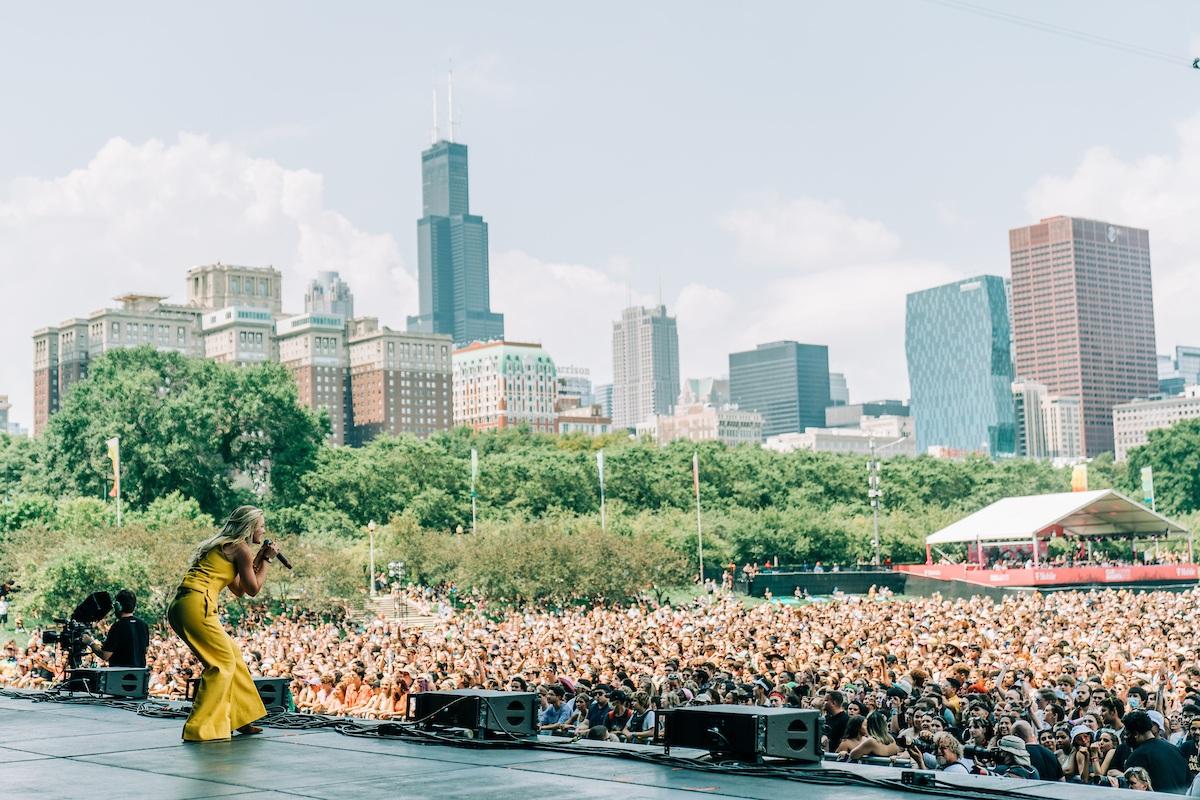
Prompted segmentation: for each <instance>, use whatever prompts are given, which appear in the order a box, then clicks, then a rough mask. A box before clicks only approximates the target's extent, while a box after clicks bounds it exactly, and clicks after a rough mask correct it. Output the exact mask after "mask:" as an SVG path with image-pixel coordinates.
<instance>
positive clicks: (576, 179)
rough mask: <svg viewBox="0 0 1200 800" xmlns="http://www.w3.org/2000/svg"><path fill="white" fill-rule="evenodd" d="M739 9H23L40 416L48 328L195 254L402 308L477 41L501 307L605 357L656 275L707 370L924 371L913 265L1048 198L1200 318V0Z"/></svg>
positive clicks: (0, 150) (12, 8)
mask: <svg viewBox="0 0 1200 800" xmlns="http://www.w3.org/2000/svg"><path fill="white" fill-rule="evenodd" d="M736 6H737V7H736V8H735V7H734V5H732V4H697V3H682V2H678V3H676V2H656V3H653V4H647V3H625V2H610V3H606V4H603V7H599V6H596V5H595V4H592V5H591V6H587V7H585V6H583V5H580V4H569V3H549V2H548V3H520V2H514V3H505V4H498V3H473V2H461V1H460V2H456V3H453V4H445V3H442V4H433V3H422V4H400V3H385V2H379V3H371V2H356V3H343V4H338V5H337V6H334V5H330V4H328V3H317V2H286V3H285V2H265V1H264V2H255V3H232V2H219V1H217V2H210V3H205V4H201V5H194V4H193V5H184V4H160V3H149V2H146V3H137V2H122V3H117V4H102V5H97V4H90V3H82V2H75V3H72V2H64V3H54V4H47V3H16V2H3V3H0V103H2V105H0V108H2V109H3V110H2V111H0V114H2V119H3V124H0V286H2V287H3V290H4V291H3V296H4V298H5V299H6V302H5V303H4V307H3V312H2V313H0V354H2V358H0V394H8V395H9V397H10V399H11V402H12V403H13V406H14V407H13V411H12V419H14V420H16V421H19V422H22V423H24V424H27V425H28V424H29V423H30V422H31V420H32V408H31V404H32V342H31V335H32V333H33V331H34V330H35V329H37V328H39V327H43V326H46V325H54V324H57V323H58V322H60V321H62V320H64V319H67V318H70V317H75V316H85V315H86V314H88V313H90V312H92V311H94V310H97V309H99V308H103V307H106V306H112V305H115V304H114V303H113V302H112V300H111V298H113V297H115V296H117V295H120V294H123V293H127V292H131V291H136V292H143V293H158V294H165V295H170V298H171V300H172V301H176V302H182V301H183V299H184V297H185V293H184V275H185V273H186V271H187V269H188V268H190V267H192V266H195V265H198V264H206V263H212V262H215V261H221V262H224V263H233V264H249V265H264V264H272V265H274V266H276V267H278V268H279V269H281V270H282V271H283V275H284V304H285V310H295V311H297V312H299V311H302V310H303V300H302V298H303V293H304V286H305V284H306V283H307V282H308V281H309V280H310V279H311V278H312V277H313V276H314V275H315V273H316V272H317V271H318V270H322V269H334V270H338V271H340V272H341V273H342V275H343V277H344V278H346V279H347V280H348V281H349V282H350V284H351V287H352V289H353V291H354V293H355V299H356V311H357V313H360V314H371V315H376V316H378V317H380V319H381V321H382V322H383V323H384V324H386V325H389V326H390V327H392V328H395V329H402V328H403V326H404V318H405V315H406V314H410V313H414V312H415V311H416V303H417V301H416V236H415V234H416V220H417V218H418V217H419V216H420V214H421V198H420V188H421V187H420V151H421V150H422V149H423V148H424V147H426V146H427V144H428V142H429V141H430V133H431V129H432V122H433V103H432V93H433V91H434V89H435V87H436V88H437V89H438V91H439V96H440V99H441V101H442V103H443V105H444V103H445V94H446V91H445V90H446V73H447V71H448V70H449V69H450V68H453V72H454V99H455V116H456V126H455V139H456V140H458V141H461V142H463V143H465V144H467V145H468V146H469V148H470V158H471V162H470V169H471V205H472V211H473V212H474V213H478V214H481V215H482V216H483V217H484V218H485V219H486V220H487V222H488V223H489V226H490V245H491V278H492V287H491V288H492V307H493V309H494V310H497V311H500V312H503V313H504V314H505V317H506V332H507V334H508V337H509V338H514V339H522V340H533V341H541V342H543V343H544V344H545V346H546V348H547V349H548V350H549V352H550V353H551V355H552V356H553V357H554V358H555V360H556V361H557V362H558V363H559V364H573V365H577V366H585V367H588V368H590V369H591V370H592V374H593V378H594V380H595V381H596V382H597V383H600V382H604V381H606V380H608V379H609V378H610V376H611V371H612V363H611V361H612V358H611V330H612V327H611V326H612V321H613V320H615V319H617V318H618V317H619V315H620V310H621V308H622V307H624V306H625V305H628V304H630V303H631V302H632V303H646V304H649V303H653V302H657V301H658V300H659V298H661V299H662V300H663V301H664V302H665V303H666V304H667V306H668V309H669V310H670V311H671V312H672V313H674V314H675V315H676V316H677V317H678V322H679V340H680V354H681V372H682V373H683V377H701V376H709V375H721V374H725V373H727V371H728V354H729V353H730V352H731V351H735V350H740V349H747V348H752V347H753V346H754V345H755V344H757V343H760V342H766V341H772V340H777V339H795V340H798V341H802V342H813V343H819V344H826V345H828V346H829V358H830V366H831V369H833V370H835V371H842V372H845V373H846V374H847V379H848V382H849V388H850V394H851V399H852V400H855V401H858V400H868V399H875V398H883V397H890V398H901V399H903V398H906V397H907V396H908V382H907V376H906V368H905V363H904V341H903V340H904V296H905V294H906V293H908V292H911V291H914V290H918V289H923V288H928V287H930V286H935V285H938V284H940V283H945V282H948V281H951V280H955V279H958V278H961V277H967V276H971V275H978V274H985V273H987V274H998V275H1007V274H1008V272H1009V269H1008V249H1007V247H1008V240H1007V231H1008V229H1009V228H1012V227H1016V226H1020V225H1025V224H1029V223H1031V222H1035V221H1037V220H1038V219H1040V218H1042V217H1045V216H1050V215H1054V214H1073V215H1079V216H1090V217H1095V218H1099V219H1104V220H1107V221H1110V222H1115V223H1118V224H1126V225H1136V226H1140V227H1146V228H1148V229H1149V230H1150V242H1151V257H1152V263H1153V275H1154V293H1155V311H1156V325H1157V336H1158V347H1159V351H1160V352H1167V351H1169V350H1171V349H1172V348H1173V347H1174V346H1175V345H1176V344H1200V330H1196V328H1197V322H1196V320H1197V315H1196V313H1195V309H1196V308H1197V307H1198V305H1200V225H1197V224H1196V221H1197V220H1198V219H1200V192H1198V191H1196V187H1197V186H1200V70H1193V69H1191V68H1190V66H1189V64H1190V60H1191V58H1192V57H1194V56H1200V5H1198V4H1195V3H1193V2H1190V1H1189V0H1175V1H1173V2H1168V0H1145V2H1140V3H1136V4H1130V3H1125V2H1117V1H1116V0H1055V1H1054V2H1023V1H1021V0H1011V2H1001V0H845V1H844V2H839V3H828V2H824V3H815V2H752V3H742V4H736ZM980 9H982V11H981V10H980ZM1013 15H1015V17H1014V16H1013ZM1029 20H1035V21H1036V24H1035V23H1033V22H1030V21H1029ZM1053 26H1058V27H1053ZM1064 29H1065V30H1064ZM1100 39H1104V40H1112V41H1110V42H1103V43H1097V42H1098V41H1099V40H1100ZM1149 51H1152V52H1149ZM1148 52H1149V54H1147V53H1148ZM1165 56H1170V57H1171V58H1167V57H1165ZM1172 59H1174V60H1172ZM440 125H441V129H442V131H443V133H444V132H445V131H446V129H447V121H446V112H445V109H444V107H443V109H442V111H441V121H440Z"/></svg>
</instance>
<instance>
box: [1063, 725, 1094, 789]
mask: <svg viewBox="0 0 1200 800" xmlns="http://www.w3.org/2000/svg"><path fill="white" fill-rule="evenodd" d="M1091 746H1092V729H1091V728H1089V727H1088V726H1086V725H1076V726H1075V727H1074V728H1071V753H1070V757H1069V758H1068V760H1067V764H1066V766H1065V767H1063V778H1065V779H1066V780H1068V781H1072V780H1078V781H1082V782H1084V783H1087V782H1088V779H1089V777H1090V774H1089V773H1090V772H1091V766H1092V762H1091V754H1090V752H1089V748H1090V747H1091Z"/></svg>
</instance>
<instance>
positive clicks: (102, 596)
mask: <svg viewBox="0 0 1200 800" xmlns="http://www.w3.org/2000/svg"><path fill="white" fill-rule="evenodd" d="M112 607H113V602H112V597H111V596H110V595H109V593H108V592H93V593H92V594H89V595H88V596H87V598H86V599H84V601H83V602H82V603H80V604H79V605H77V606H75V610H74V611H72V612H71V618H70V619H59V618H57V617H56V618H55V620H54V621H55V622H57V623H58V624H60V625H62V626H63V627H62V630H58V631H42V644H56V645H58V646H59V647H60V648H61V649H63V650H65V651H66V653H67V666H68V667H69V668H70V669H78V668H79V666H80V665H81V664H82V663H83V654H84V651H86V650H87V645H86V644H84V642H83V637H84V636H85V635H86V634H88V633H91V631H92V626H93V625H95V624H96V623H97V622H99V621H100V620H102V619H104V618H105V617H106V616H108V612H110V611H112Z"/></svg>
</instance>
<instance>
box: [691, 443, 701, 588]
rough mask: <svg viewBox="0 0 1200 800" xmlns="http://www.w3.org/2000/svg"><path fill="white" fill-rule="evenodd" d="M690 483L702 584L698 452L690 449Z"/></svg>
mask: <svg viewBox="0 0 1200 800" xmlns="http://www.w3.org/2000/svg"><path fill="white" fill-rule="evenodd" d="M692 483H693V484H694V485H695V487H696V555H697V556H698V558H699V560H700V585H701V586H703V585H704V533H703V530H702V529H701V527H700V453H699V452H698V451H692Z"/></svg>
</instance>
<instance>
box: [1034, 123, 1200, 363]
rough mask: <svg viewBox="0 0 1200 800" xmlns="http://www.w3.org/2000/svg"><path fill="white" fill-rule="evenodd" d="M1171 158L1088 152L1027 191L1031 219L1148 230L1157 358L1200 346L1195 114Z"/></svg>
mask: <svg viewBox="0 0 1200 800" xmlns="http://www.w3.org/2000/svg"><path fill="white" fill-rule="evenodd" d="M1177 133H1178V142H1177V146H1176V148H1175V151H1174V152H1173V153H1167V154H1153V155H1146V156H1142V157H1140V158H1134V159H1122V158H1120V157H1119V156H1117V155H1116V154H1115V153H1113V152H1112V151H1111V150H1109V149H1107V148H1104V147H1095V148H1092V149H1090V150H1088V151H1087V152H1086V153H1085V154H1084V155H1083V157H1082V159H1081V160H1080V162H1079V165H1078V166H1077V167H1076V168H1075V171H1074V172H1072V173H1071V174H1069V175H1058V176H1046V177H1043V178H1041V179H1040V180H1039V181H1037V183H1036V184H1035V185H1034V186H1033V188H1032V189H1031V190H1030V192H1029V194H1028V197H1027V206H1028V209H1029V211H1030V213H1031V214H1032V215H1033V216H1034V217H1036V218H1041V217H1048V216H1053V215H1056V214H1069V215H1072V216H1083V217H1092V218H1098V219H1102V220H1106V221H1109V222H1114V223H1117V224H1122V225H1132V226H1136V227H1141V228H1146V229H1148V230H1149V231H1150V252H1151V263H1152V264H1153V270H1154V273H1153V277H1154V310H1155V327H1156V331H1157V334H1158V342H1159V349H1160V352H1166V351H1169V350H1172V349H1173V348H1174V346H1175V345H1176V344H1194V343H1197V342H1200V331H1198V330H1197V329H1196V326H1195V309H1196V308H1197V306H1198V305H1200V226H1197V224H1196V221H1197V220H1198V219H1200V193H1197V191H1196V186H1197V185H1200V115H1197V116H1195V117H1192V118H1191V119H1189V120H1187V121H1185V122H1183V123H1181V124H1180V125H1178V126H1177Z"/></svg>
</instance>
